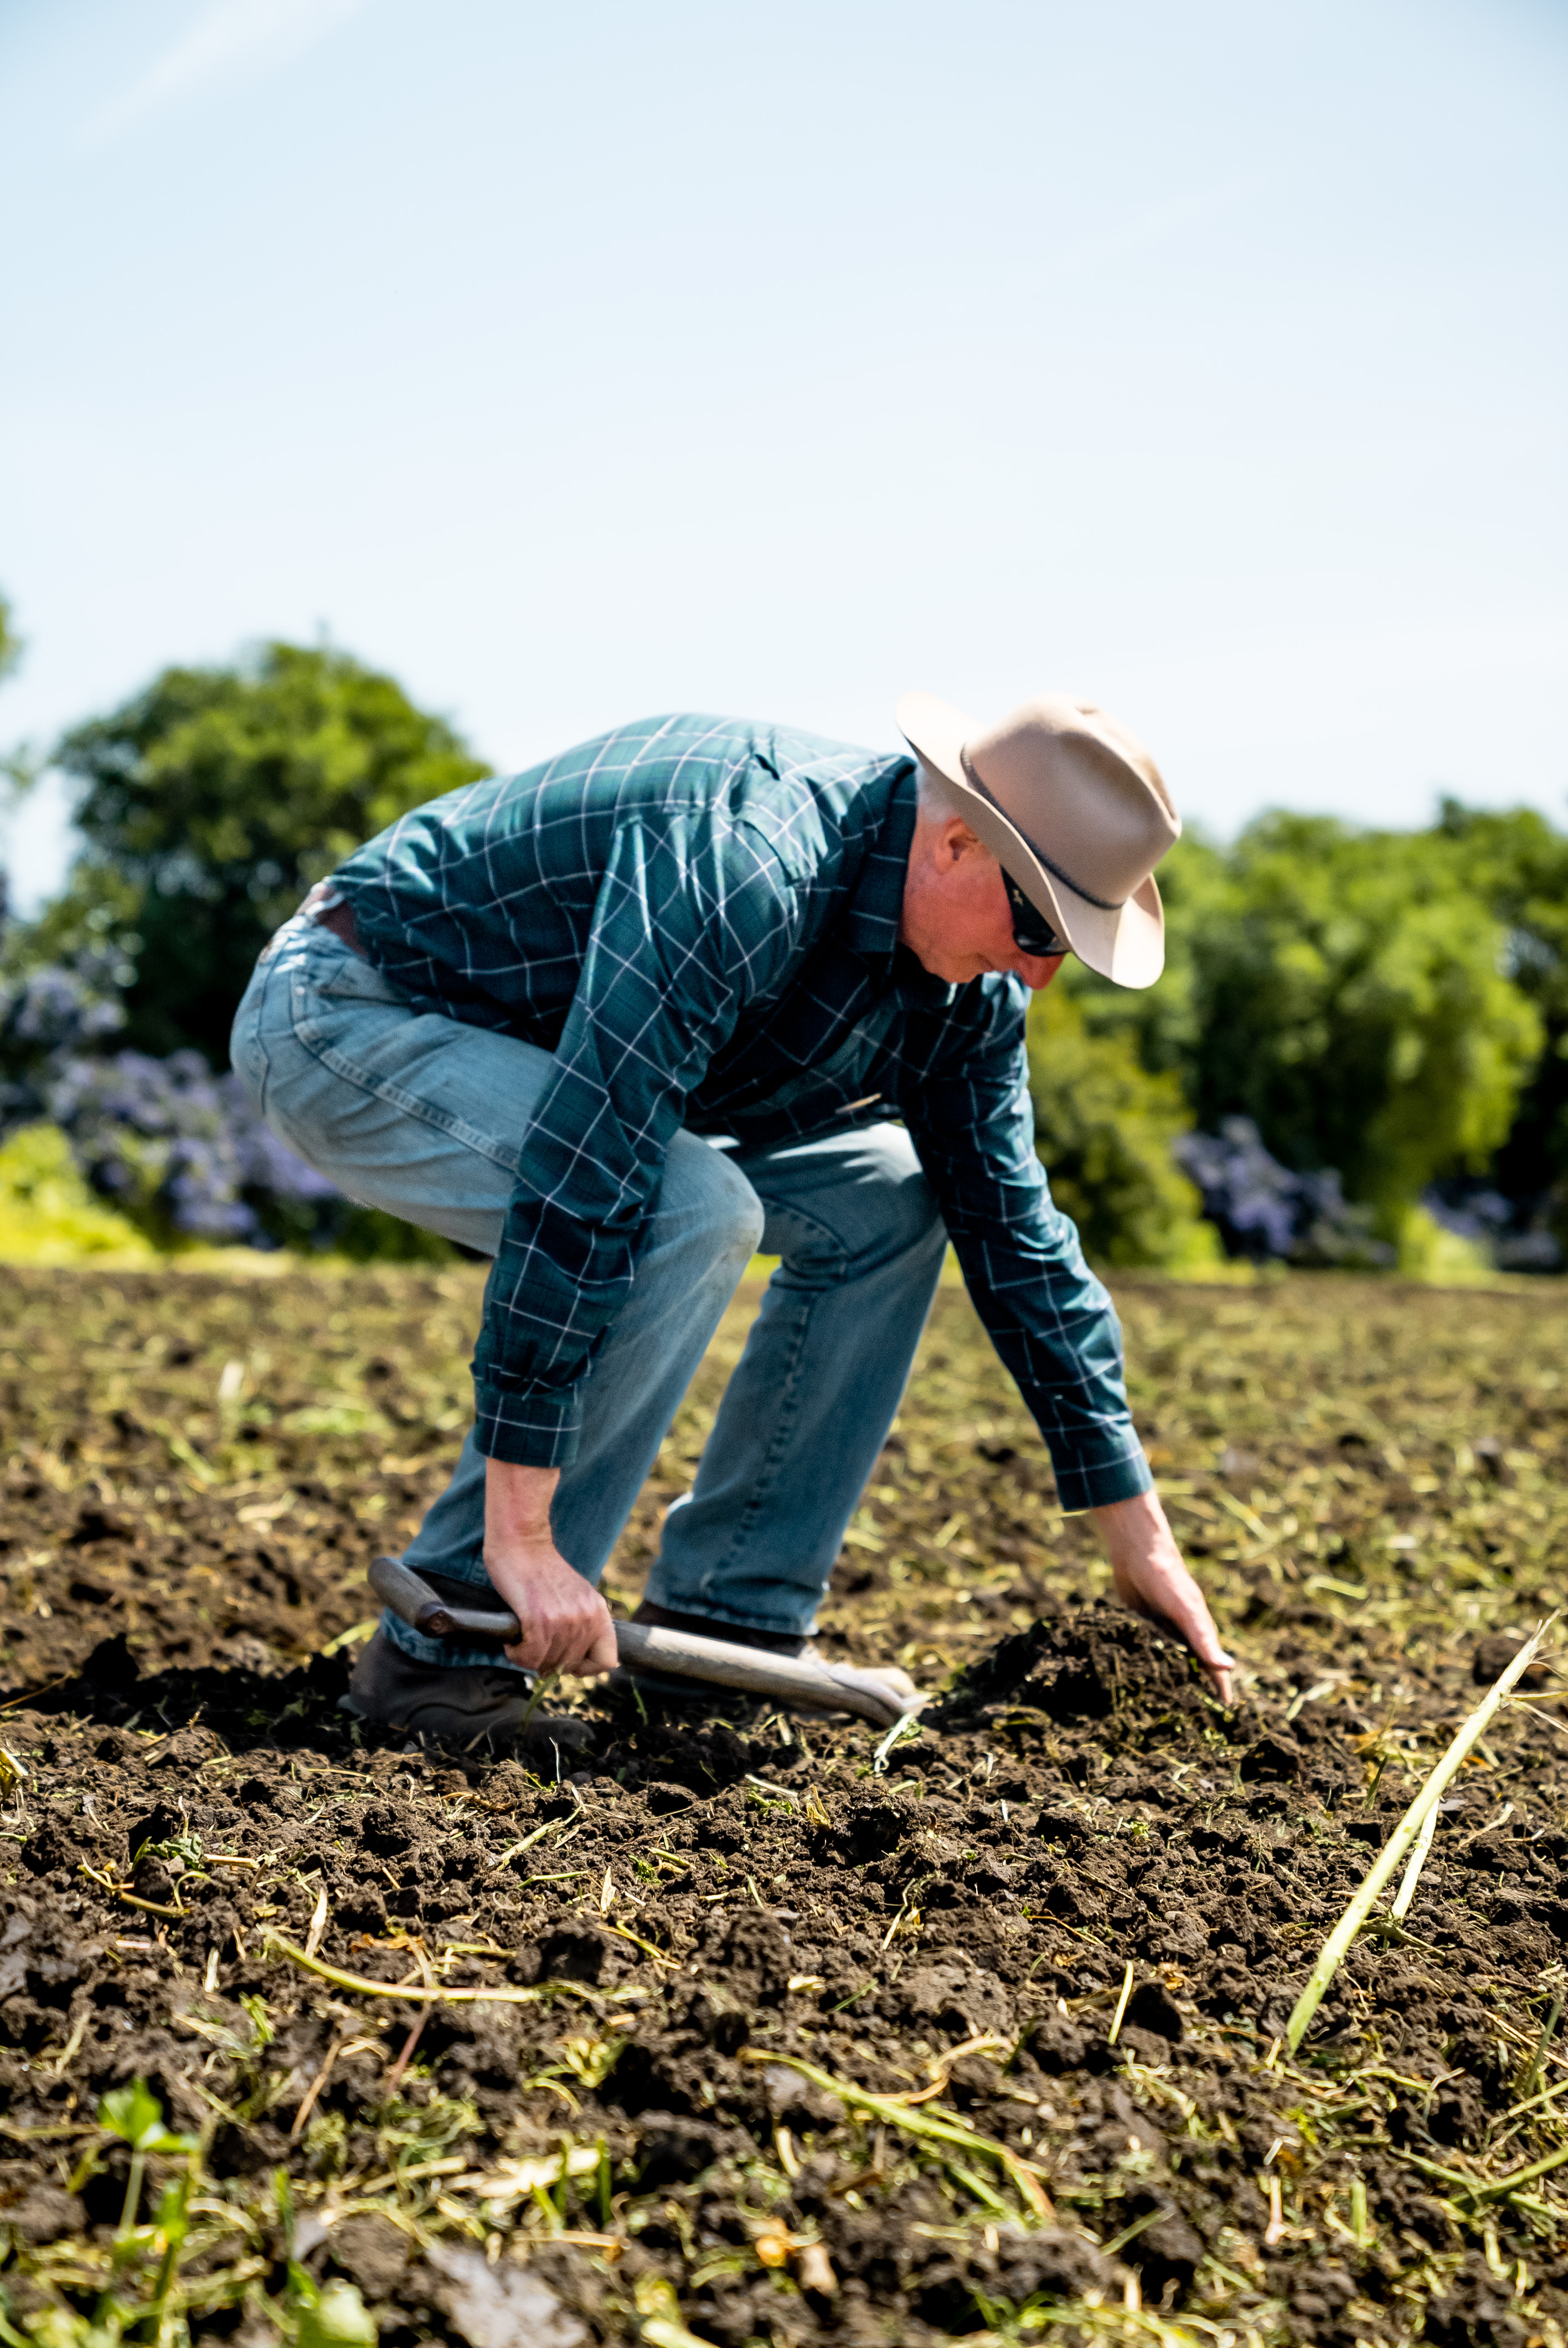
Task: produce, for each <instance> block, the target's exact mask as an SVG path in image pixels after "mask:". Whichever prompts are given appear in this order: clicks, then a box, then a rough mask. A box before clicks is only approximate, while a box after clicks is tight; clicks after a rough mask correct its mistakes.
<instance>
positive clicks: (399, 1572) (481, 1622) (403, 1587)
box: [368, 1557, 523, 1647]
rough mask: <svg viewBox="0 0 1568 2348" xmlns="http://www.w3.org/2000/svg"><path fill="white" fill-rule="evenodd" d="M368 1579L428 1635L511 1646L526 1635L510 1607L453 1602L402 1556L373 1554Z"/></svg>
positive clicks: (399, 1615) (398, 1613) (403, 1617)
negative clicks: (439, 1595)
mask: <svg viewBox="0 0 1568 2348" xmlns="http://www.w3.org/2000/svg"><path fill="white" fill-rule="evenodd" d="M368 1580H369V1582H370V1586H371V1588H372V1589H373V1590H374V1592H375V1594H376V1596H377V1597H378V1598H379V1599H380V1601H381V1602H382V1604H383V1605H384V1606H390V1607H391V1609H392V1611H393V1612H394V1613H395V1615H396V1616H397V1618H398V1620H399V1621H400V1622H406V1623H407V1625H408V1627H409V1629H410V1630H411V1631H423V1632H424V1633H425V1637H426V1638H427V1639H460V1638H464V1637H466V1638H470V1639H499V1640H500V1642H501V1643H502V1644H503V1645H504V1646H507V1647H511V1646H515V1645H516V1644H517V1642H518V1640H519V1639H520V1638H521V1637H522V1635H523V1626H522V1624H521V1623H520V1622H518V1618H517V1616H516V1615H515V1614H514V1613H513V1612H511V1610H510V1608H509V1607H508V1608H500V1609H497V1608H494V1607H489V1606H453V1605H451V1604H450V1603H449V1602H448V1601H447V1600H446V1599H445V1598H441V1597H438V1596H437V1595H436V1591H434V1590H432V1589H431V1587H430V1584H429V1583H428V1582H427V1581H422V1580H421V1578H420V1576H419V1575H418V1574H417V1573H415V1571H414V1570H413V1569H412V1568H411V1567H409V1566H406V1565H405V1564H404V1562H403V1560H402V1559H401V1558H396V1557H376V1558H372V1560H371V1562H370V1572H369V1575H368Z"/></svg>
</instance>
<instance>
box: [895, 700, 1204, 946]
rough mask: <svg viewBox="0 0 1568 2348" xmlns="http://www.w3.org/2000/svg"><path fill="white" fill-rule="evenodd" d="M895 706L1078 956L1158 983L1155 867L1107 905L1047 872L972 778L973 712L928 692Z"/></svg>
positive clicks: (915, 741) (960, 804)
mask: <svg viewBox="0 0 1568 2348" xmlns="http://www.w3.org/2000/svg"><path fill="white" fill-rule="evenodd" d="M896 714H897V722H898V730H899V732H900V733H901V734H902V735H903V736H904V738H905V740H906V741H907V743H908V744H909V745H910V747H911V748H913V749H915V750H917V751H918V752H919V754H920V756H921V757H922V758H923V759H924V760H925V762H926V764H927V766H928V767H930V769H931V771H932V773H933V774H935V775H937V776H938V778H940V781H941V784H942V788H943V789H944V790H945V791H947V792H948V793H949V794H950V796H951V798H952V802H953V808H954V811H955V813H956V814H958V815H961V816H962V817H963V819H964V821H965V822H966V823H967V824H968V826H969V829H971V831H973V832H974V834H975V835H976V837H977V839H979V840H980V841H981V843H982V845H983V846H985V847H987V848H989V850H990V851H991V854H992V855H993V856H994V857H995V858H996V859H997V861H998V862H999V864H1002V865H1005V867H1006V868H1007V870H1008V871H1009V872H1010V873H1011V875H1012V877H1013V879H1014V880H1016V881H1017V882H1018V885H1019V887H1020V889H1021V890H1022V891H1023V892H1024V895H1025V896H1026V897H1027V898H1028V899H1029V901H1030V904H1032V905H1033V906H1034V907H1035V908H1036V909H1037V911H1040V912H1041V913H1043V914H1044V915H1045V917H1046V919H1047V921H1049V922H1050V923H1051V924H1052V926H1053V927H1054V928H1055V929H1057V930H1058V931H1060V932H1061V935H1062V936H1063V937H1064V938H1065V939H1066V940H1067V942H1068V943H1069V945H1071V948H1072V951H1073V953H1075V954H1076V955H1077V956H1078V959H1079V961H1080V962H1081V963H1087V965H1088V967H1089V968H1090V969H1091V970H1092V971H1098V972H1099V973H1100V975H1101V977H1102V978H1108V979H1110V980H1111V981H1112V983H1113V984H1114V985H1116V986H1126V987H1133V988H1139V987H1145V986H1153V983H1154V981H1155V980H1156V979H1157V978H1158V977H1159V975H1160V973H1161V972H1162V971H1163V969H1164V967H1165V911H1164V907H1163V905H1162V903H1161V901H1160V891H1159V888H1158V885H1157V884H1156V882H1155V880H1154V877H1153V873H1151V874H1150V876H1149V878H1148V879H1147V880H1144V881H1142V882H1140V884H1139V886H1138V887H1137V888H1136V889H1135V890H1134V891H1133V892H1132V896H1130V897H1129V898H1128V899H1127V900H1126V901H1125V903H1123V904H1121V905H1117V906H1114V907H1112V909H1110V910H1109V911H1107V910H1106V909H1105V908H1104V907H1102V906H1100V905H1091V903H1090V901H1089V900H1088V898H1087V897H1081V896H1080V895H1079V893H1078V891H1077V890H1076V889H1072V888H1070V887H1069V886H1068V885H1067V884H1066V883H1065V882H1064V881H1061V880H1058V879H1057V878H1056V877H1055V875H1054V874H1052V873H1050V872H1049V871H1048V870H1046V867H1045V866H1044V865H1043V864H1042V863H1041V862H1040V858H1039V857H1038V855H1037V854H1036V853H1035V851H1034V850H1033V848H1031V847H1030V843H1029V841H1028V839H1026V838H1025V837H1024V835H1023V833H1022V832H1021V831H1020V829H1018V826H1017V825H1016V824H1015V823H1013V822H1012V821H1011V820H1010V819H1009V817H1007V816H1005V815H1004V814H1003V813H1002V810H1001V808H999V807H998V806H997V805H996V804H995V802H994V801H993V800H991V799H989V798H984V797H982V795H981V794H980V793H979V791H977V790H976V789H974V788H973V787H972V785H971V784H970V783H969V782H968V780H967V778H966V777H965V774H964V762H963V749H964V745H965V743H966V742H968V741H971V740H972V739H973V738H974V736H976V735H977V734H979V732H980V731H981V728H980V727H979V725H977V723H976V722H975V720H974V719H973V718H972V717H966V716H965V715H964V713H963V711H962V710H961V709H955V708H954V707H953V705H952V704H951V703H950V702H947V701H938V698H937V696H936V695H935V694H930V693H907V694H906V695H904V697H903V699H902V700H901V701H900V702H899V704H898V707H897V713H896Z"/></svg>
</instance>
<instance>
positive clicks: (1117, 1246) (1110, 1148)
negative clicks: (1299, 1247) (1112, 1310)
mask: <svg viewBox="0 0 1568 2348" xmlns="http://www.w3.org/2000/svg"><path fill="white" fill-rule="evenodd" d="M1076 967H1077V968H1078V969H1079V970H1081V968H1082V965H1081V964H1078V965H1076ZM1073 968H1074V965H1072V964H1071V963H1064V964H1063V966H1062V969H1061V971H1060V972H1059V973H1058V974H1057V977H1056V979H1055V981H1054V982H1053V983H1052V984H1051V986H1050V988H1048V989H1047V990H1045V991H1044V992H1043V993H1041V994H1037V995H1036V996H1035V998H1034V1001H1033V1002H1032V1003H1031V1004H1030V1013H1029V1028H1028V1042H1029V1071H1030V1094H1031V1096H1032V1097H1033V1100H1034V1123H1035V1147H1036V1148H1037V1149H1038V1150H1039V1152H1040V1159H1041V1162H1042V1163H1043V1165H1044V1167H1045V1169H1046V1172H1047V1174H1048V1175H1049V1176H1050V1189H1051V1196H1052V1197H1053V1198H1054V1199H1055V1200H1056V1203H1057V1205H1058V1206H1059V1207H1061V1209H1062V1210H1063V1211H1064V1212H1065V1213H1067V1214H1069V1215H1071V1217H1072V1220H1073V1221H1074V1222H1075V1223H1076V1224H1077V1225H1078V1229H1079V1231H1080V1233H1081V1237H1082V1240H1083V1245H1084V1248H1085V1250H1086V1251H1087V1253H1088V1254H1089V1255H1090V1256H1091V1259H1092V1260H1093V1261H1094V1262H1096V1263H1098V1264H1102V1265H1105V1266H1108V1267H1112V1268H1114V1269H1121V1268H1123V1267H1127V1266H1131V1265H1135V1264H1148V1265H1153V1266H1158V1267H1159V1268H1161V1269H1162V1270H1164V1271H1167V1272H1179V1271H1186V1272H1191V1271H1196V1270H1198V1269H1200V1268H1201V1267H1202V1266H1204V1264H1211V1263H1215V1262H1218V1261H1219V1259H1220V1252H1221V1251H1220V1247H1219V1243H1218V1241H1217V1239H1216V1237H1215V1234H1214V1228H1213V1226H1212V1225H1211V1224H1209V1223H1206V1222H1204V1220H1203V1209H1202V1204H1201V1201H1200V1200H1199V1197H1198V1193H1197V1191H1196V1189H1194V1186H1193V1185H1192V1183H1191V1182H1189V1181H1188V1180H1187V1178H1186V1176H1185V1175H1184V1174H1183V1173H1182V1171H1181V1170H1180V1169H1179V1168H1178V1166H1177V1165H1176V1162H1175V1160H1174V1159H1173V1157H1172V1155H1171V1144H1172V1142H1173V1140H1174V1139H1175V1138H1176V1136H1177V1135H1178V1134H1179V1133H1184V1132H1186V1131H1187V1130H1188V1128H1190V1126H1191V1124H1192V1117H1191V1115H1190V1113H1189V1111H1188V1109H1187V1107H1186V1103H1185V1102H1184V1099H1183V1097H1182V1087H1181V1084H1180V1082H1179V1080H1178V1078H1177V1077H1176V1076H1174V1075H1173V1074H1169V1073H1162V1074H1157V1075H1155V1074H1151V1073H1150V1071H1149V1070H1148V1069H1147V1068H1145V1067H1144V1066H1143V1065H1142V1063H1141V1061H1140V1060H1139V1057H1138V1053H1137V1048H1136V1045H1135V1043H1134V1040H1133V1038H1132V1036H1131V1035H1128V1034H1125V1033H1121V1034H1118V1033H1115V1032H1112V1033H1109V1034H1101V1035H1096V1034H1095V1033H1094V1032H1093V1030H1092V1029H1091V1027H1090V1025H1089V1024H1088V1022H1087V1020H1086V1018H1085V1015H1084V1004H1083V1002H1082V1000H1081V996H1080V994H1078V993H1077V992H1076V991H1075V990H1074V988H1073V986H1072V984H1071V980H1068V978H1067V973H1068V972H1069V971H1070V970H1071V969H1073ZM1064 981H1065V982H1066V983H1064Z"/></svg>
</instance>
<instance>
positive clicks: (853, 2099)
mask: <svg viewBox="0 0 1568 2348" xmlns="http://www.w3.org/2000/svg"><path fill="white" fill-rule="evenodd" d="M744 2059H745V2060H746V2061H747V2062H752V2063H777V2064H784V2065H786V2066H787V2067H788V2068H789V2069H790V2070H792V2071H798V2072H799V2073H800V2075H801V2077H802V2078H803V2079H809V2080H810V2081H811V2082H812V2085H814V2086H817V2087H822V2088H824V2089H825V2091H826V2092H827V2094H828V2095H830V2096H837V2098H838V2100H839V2102H840V2103H841V2104H846V2105H847V2106H849V2107H850V2109H851V2110H852V2111H859V2112H865V2113H866V2114H867V2115H868V2116H870V2117H871V2118H873V2119H876V2120H880V2121H881V2122H882V2124H883V2125H884V2127H895V2128H897V2129H899V2130H900V2131H901V2133H902V2134H903V2135H905V2136H913V2137H921V2138H923V2139H924V2141H925V2142H926V2143H927V2144H932V2145H941V2146H943V2147H947V2148H948V2150H949V2151H956V2152H969V2153H979V2155H980V2156H981V2157H982V2158H984V2159H986V2160H994V2161H995V2162H996V2164H997V2166H998V2168H1000V2169H1001V2170H1002V2171H1003V2172H1004V2173H1005V2175H1006V2176H1007V2177H1008V2178H1009V2179H1010V2181H1011V2182H1012V2184H1013V2185H1014V2186H1016V2188H1018V2191H1019V2193H1020V2195H1021V2197H1022V2198H1023V2199H1024V2200H1025V2201H1026V2202H1027V2203H1028V2204H1029V2207H1030V2209H1031V2210H1032V2211H1033V2213H1034V2215H1035V2216H1036V2217H1037V2218H1040V2219H1043V2220H1044V2221H1045V2222H1046V2223H1047V2224H1049V2223H1050V2219H1051V2218H1052V2216H1053V2215H1054V2212H1053V2211H1052V2209H1051V2206H1050V2199H1049V2198H1048V2196H1047V2194H1046V2191H1045V2188H1044V2187H1043V2186H1042V2185H1041V2183H1040V2176H1039V2172H1038V2171H1037V2170H1036V2169H1035V2168H1032V2167H1031V2165H1030V2163H1029V2162H1028V2161H1027V2160H1025V2159H1023V2158H1022V2157H1021V2156H1020V2154H1018V2153H1016V2152H1014V2151H1013V2150H1012V2149H1011V2148H1010V2147H1009V2146H1007V2145H1005V2144H998V2143H997V2142H996V2140H995V2138H994V2137H989V2136H980V2135H979V2134H978V2133H977V2132H976V2130H975V2129H973V2128H968V2127H964V2125H963V2123H962V2121H961V2120H957V2119H953V2118H951V2117H949V2116H946V2115H938V2113H936V2112H929V2111H923V2110H912V2109H911V2108H910V2106H908V2105H907V2104H900V2103H897V2102H895V2101H894V2099H893V2098H892V2097H891V2096H874V2095H872V2093H871V2092H870V2090H869V2089H868V2088H866V2087H857V2086H856V2085H855V2084H854V2082H853V2080H850V2079H839V2078H835V2075H834V2074H833V2073H832V2072H831V2071H825V2070H823V2069H822V2068H821V2067H820V2066H819V2065H817V2064H815V2063H808V2062H806V2061H805V2059H804V2056H803V2055H779V2054H775V2053H774V2050H773V2048H772V2047H760V2046H759V2047H751V2048H748V2049H747V2051H746V2055H745V2057H744ZM951 2165H952V2164H951V2163H950V2162H949V2163H948V2166H949V2167H950V2166H951Z"/></svg>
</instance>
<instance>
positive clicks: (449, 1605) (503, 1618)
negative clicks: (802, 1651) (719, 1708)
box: [370, 1557, 925, 1728]
mask: <svg viewBox="0 0 1568 2348" xmlns="http://www.w3.org/2000/svg"><path fill="white" fill-rule="evenodd" d="M370 1586H371V1588H372V1589H373V1590H374V1592H375V1594H376V1596H377V1597H378V1598H379V1599H380V1600H381V1601H382V1603H383V1605H384V1606H390V1607H391V1609H392V1611H393V1612H394V1613H395V1615H397V1616H398V1617H399V1618H400V1619H401V1620H402V1621H403V1622H406V1623H407V1624H408V1627H409V1629H410V1630H411V1631H420V1632H423V1633H424V1634H425V1637H426V1638H427V1639H456V1640H462V1641H467V1642H468V1643H473V1642H474V1641H476V1640H484V1641H491V1640H493V1641H494V1642H495V1643H496V1644H497V1646H511V1645H512V1644H513V1643H515V1642H516V1641H517V1640H518V1639H520V1638H521V1637H522V1635H523V1632H522V1625H521V1623H520V1622H518V1618H517V1616H516V1615H515V1614H513V1613H512V1612H509V1611H507V1610H506V1609H498V1608H494V1607H481V1606H463V1605H457V1604H455V1603H453V1602H452V1601H450V1600H449V1599H447V1598H446V1597H444V1596H442V1595H441V1594H440V1593H439V1592H438V1591H436V1590H435V1589H433V1588H432V1586H431V1584H430V1583H429V1582H428V1581H425V1580H424V1579H423V1578H422V1577H421V1576H420V1575H419V1574H417V1573H415V1571H414V1570H413V1569H412V1568H411V1567H409V1566H406V1565H405V1564H404V1563H403V1562H402V1560H400V1559H398V1558H395V1557H378V1558H375V1559H374V1560H372V1563H371V1567H370ZM448 1586H450V1585H448ZM615 1643H616V1646H617V1648H618V1650H619V1651H620V1661H621V1663H622V1665H623V1666H627V1665H630V1667H631V1668H632V1669H633V1670H638V1671H647V1672H657V1673H661V1674H669V1675H672V1676H674V1677H676V1678H679V1679H683V1680H701V1681H706V1682H707V1683H708V1684H710V1685H711V1686H715V1687H726V1688H735V1689H738V1690H739V1691H740V1692H741V1693H742V1694H745V1695H757V1696H768V1697H771V1698H773V1699H774V1701H776V1702H777V1703H779V1704H788V1705H790V1706H791V1707H792V1708H798V1709H801V1710H804V1711H810V1712H851V1713H855V1714H856V1715H858V1716H859V1717H860V1718H861V1719H862V1720H869V1721H873V1722H875V1724H876V1726H877V1727H878V1728H891V1727H892V1725H893V1724H894V1722H895V1721H897V1720H900V1719H902V1718H903V1716H904V1715H905V1714H906V1713H910V1712H914V1711H915V1710H917V1707H918V1706H919V1705H920V1704H922V1703H923V1702H924V1701H925V1699H924V1697H923V1696H922V1695H921V1694H920V1693H919V1691H918V1689H917V1687H916V1686H915V1684H914V1682H913V1681H912V1680H910V1679H908V1678H907V1677H906V1675H905V1673H903V1672H900V1671H897V1670H888V1671H881V1672H861V1671H856V1670H854V1669H853V1668H852V1667H851V1666H850V1665H849V1664H847V1663H822V1662H812V1661H810V1660H808V1659H807V1658H806V1657H805V1656H799V1657H796V1656H794V1655H770V1654H766V1653H763V1652H761V1651H760V1650H759V1649H757V1648H755V1647H742V1646H737V1645H735V1644H734V1643H733V1642H732V1641H730V1640H728V1639H702V1638H697V1637H695V1636H693V1635H692V1633H691V1632H685V1631H655V1630H651V1629H648V1628H646V1627H645V1626H644V1625H642V1624H641V1623H638V1622H618V1623H617V1624H616V1626H615Z"/></svg>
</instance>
